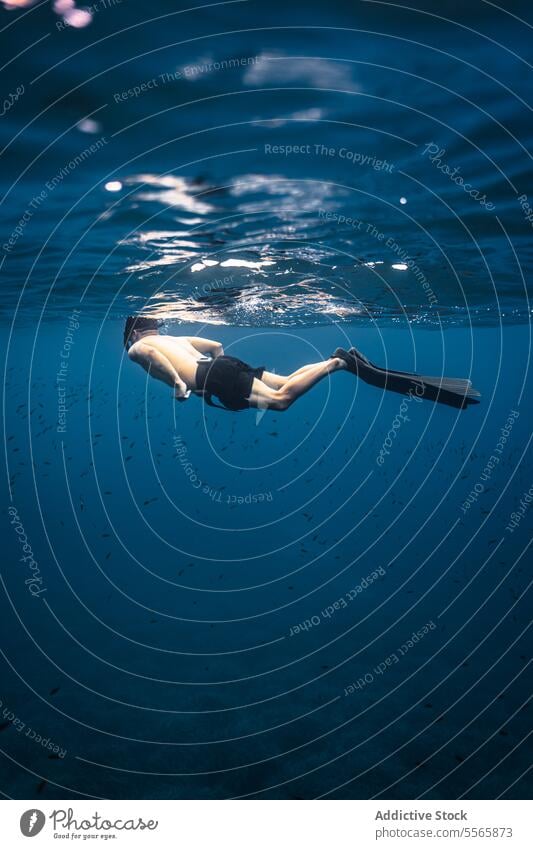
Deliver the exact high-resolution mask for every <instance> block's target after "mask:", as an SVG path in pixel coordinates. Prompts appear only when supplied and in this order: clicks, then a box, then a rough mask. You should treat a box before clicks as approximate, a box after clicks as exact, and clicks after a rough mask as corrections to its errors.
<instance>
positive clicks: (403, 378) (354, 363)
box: [333, 348, 480, 408]
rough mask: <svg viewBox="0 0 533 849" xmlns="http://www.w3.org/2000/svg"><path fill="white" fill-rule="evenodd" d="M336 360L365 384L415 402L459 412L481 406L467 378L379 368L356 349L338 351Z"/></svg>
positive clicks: (478, 394) (476, 392)
mask: <svg viewBox="0 0 533 849" xmlns="http://www.w3.org/2000/svg"><path fill="white" fill-rule="evenodd" d="M333 356H334V357H340V358H341V359H343V360H344V362H345V363H346V365H347V366H348V370H349V371H351V372H352V373H353V374H356V375H357V377H360V378H361V380H364V381H365V383H370V384H371V385H372V386H378V387H380V388H381V389H388V390H390V391H391V392H399V393H400V394H402V395H413V396H414V397H415V398H425V399H426V400H428V401H438V402H439V403H440V404H448V406H451V407H457V408H463V407H467V406H468V405H469V404H478V403H479V396H480V393H479V392H478V391H477V390H476V389H474V388H473V387H472V382H471V381H470V380H467V379H464V378H460V377H429V376H427V375H422V374H414V373H411V372H408V371H393V370H392V369H386V368H380V366H376V365H374V363H371V362H370V360H369V359H367V357H365V355H364V354H361V352H360V351H358V350H357V349H356V348H350V350H349V351H345V350H344V348H337V350H336V351H335V353H334V354H333Z"/></svg>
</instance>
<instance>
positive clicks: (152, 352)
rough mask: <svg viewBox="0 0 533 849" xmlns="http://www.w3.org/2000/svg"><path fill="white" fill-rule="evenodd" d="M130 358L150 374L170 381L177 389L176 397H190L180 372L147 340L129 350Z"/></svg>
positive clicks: (137, 343) (158, 378) (166, 381)
mask: <svg viewBox="0 0 533 849" xmlns="http://www.w3.org/2000/svg"><path fill="white" fill-rule="evenodd" d="M128 356H129V358H130V360H133V361H134V362H135V363H139V365H141V366H142V367H143V368H144V369H146V371H147V372H148V374H150V375H152V377H155V378H156V379H157V380H162V381H163V382H164V383H168V385H169V386H172V387H173V388H175V390H176V398H188V397H189V395H190V392H189V393H188V392H187V384H186V383H185V382H184V381H183V380H182V379H181V377H180V376H179V374H178V372H177V371H176V369H175V368H174V366H173V365H172V363H171V362H170V360H168V359H167V357H165V355H164V354H162V353H161V351H158V350H157V349H156V348H153V347H152V346H151V345H148V344H147V343H146V342H143V341H139V342H136V343H135V344H134V345H132V346H131V348H130V349H129V351H128Z"/></svg>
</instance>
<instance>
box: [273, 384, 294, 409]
mask: <svg viewBox="0 0 533 849" xmlns="http://www.w3.org/2000/svg"><path fill="white" fill-rule="evenodd" d="M293 401H294V398H291V396H290V395H289V393H288V392H284V391H283V389H280V390H279V392H275V393H274V398H273V399H272V402H271V404H270V407H271V409H272V410H277V411H278V412H280V413H283V412H284V411H285V410H288V409H289V407H290V406H291V404H292V402H293Z"/></svg>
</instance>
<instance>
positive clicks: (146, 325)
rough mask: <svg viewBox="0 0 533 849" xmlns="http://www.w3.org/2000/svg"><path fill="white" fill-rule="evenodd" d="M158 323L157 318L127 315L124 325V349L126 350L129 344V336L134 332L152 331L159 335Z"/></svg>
mask: <svg viewBox="0 0 533 849" xmlns="http://www.w3.org/2000/svg"><path fill="white" fill-rule="evenodd" d="M159 325H160V322H159V321H158V320H157V318H147V317H146V316H143V315H129V316H128V317H127V319H126V324H125V325H124V347H125V348H127V347H128V344H129V343H130V342H131V339H130V337H131V334H132V333H133V331H134V330H141V331H143V330H154V331H155V332H156V333H159Z"/></svg>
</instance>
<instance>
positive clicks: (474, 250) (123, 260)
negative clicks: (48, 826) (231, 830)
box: [0, 0, 533, 799]
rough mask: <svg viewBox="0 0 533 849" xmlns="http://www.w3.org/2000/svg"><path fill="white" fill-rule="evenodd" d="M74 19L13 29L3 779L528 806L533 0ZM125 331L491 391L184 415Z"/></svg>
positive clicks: (61, 790) (7, 207)
mask: <svg viewBox="0 0 533 849" xmlns="http://www.w3.org/2000/svg"><path fill="white" fill-rule="evenodd" d="M1 5H2V7H3V6H6V5H8V4H7V3H6V0H4V2H3V3H2V4H1ZM21 5H24V4H21ZM463 5H465V4H463ZM61 8H63V12H62V13H61V14H60V11H59V9H60V7H59V6H57V7H56V10H55V11H54V9H53V8H52V6H51V5H50V4H48V3H47V2H46V3H42V4H40V5H34V6H29V7H28V8H18V9H4V8H2V10H1V11H0V27H1V28H2V32H1V35H0V38H1V40H2V47H1V50H2V53H1V55H2V58H3V62H7V63H8V64H7V65H6V67H5V69H4V71H3V92H4V93H5V97H6V98H8V96H9V95H14V94H15V93H16V92H17V91H18V92H19V95H18V96H17V97H14V96H12V97H11V98H10V99H9V100H6V101H5V102H4V106H3V110H4V114H3V117H2V121H1V122H0V136H1V137H0V143H1V146H2V148H3V150H2V154H1V161H2V164H3V166H4V167H3V169H2V174H1V178H0V182H1V193H2V202H1V205H0V224H1V234H2V238H1V240H0V241H1V262H2V265H1V267H0V274H1V278H2V294H3V297H2V303H1V307H0V322H1V325H0V326H1V328H2V339H3V353H4V361H5V374H4V387H5V391H4V396H3V409H4V417H5V426H4V433H3V436H4V440H3V441H4V452H3V463H4V466H5V469H4V481H5V497H4V505H5V509H4V511H3V515H4V525H3V546H4V549H5V554H6V556H5V559H4V561H3V565H2V569H1V578H2V593H1V599H2V600H1V605H2V609H1V616H0V621H1V623H2V641H1V646H0V648H1V650H2V658H1V664H2V676H1V679H0V680H1V689H0V701H1V704H0V749H1V751H2V758H1V760H0V781H1V783H0V789H1V790H2V792H3V793H4V795H6V796H8V797H13V798H20V799H28V798H44V799H46V798H50V799H52V798H91V797H103V798H227V797H245V798H262V799H263V798H290V799H293V798H306V799H307V798H315V797H319V796H320V797H322V796H324V797H326V798H369V797H383V798H405V799H410V798H417V797H422V798H459V797H463V796H464V797H467V798H495V797H498V796H505V797H506V798H525V797H527V794H528V793H530V792H531V773H530V772H529V771H528V770H529V768H530V756H529V754H528V751H527V745H526V743H524V740H525V738H526V736H527V734H528V732H529V731H530V726H531V720H530V711H529V710H528V706H529V703H528V698H529V692H530V687H529V686H528V677H529V663H530V659H531V639H530V636H529V632H528V626H529V622H530V613H529V611H530V603H529V604H528V598H527V591H528V589H529V574H528V572H529V570H528V568H527V564H528V562H529V560H530V557H529V554H528V545H529V542H530V540H531V530H532V517H533V510H531V509H530V507H529V501H530V496H529V495H527V494H528V492H529V491H530V488H531V486H532V484H533V480H532V478H533V474H532V464H531V451H530V439H531V427H530V420H531V415H530V403H529V398H530V391H531V382H532V381H531V369H530V348H531V335H530V316H531V306H530V302H529V292H530V280H531V265H532V263H531V259H532V256H531V226H532V224H531V222H530V221H529V220H528V216H529V212H528V204H532V205H533V201H532V200H531V198H533V187H532V186H531V163H530V154H529V152H528V151H529V150H530V149H531V141H532V138H531V137H532V124H531V120H530V112H529V108H530V107H529V106H528V101H529V99H530V91H531V67H530V65H529V64H528V63H529V62H530V61H531V46H530V45H531V39H530V36H529V30H528V26H527V22H528V21H529V23H531V20H530V19H531V13H530V10H529V8H528V6H527V4H525V3H514V4H507V6H506V11H503V10H497V9H496V8H495V7H493V6H490V5H489V4H487V3H481V2H480V3H472V4H468V6H467V8H462V7H461V5H460V4H456V3H454V2H445V3H439V4H438V9H436V8H435V7H434V5H429V4H428V5H426V6H422V5H420V4H419V9H418V11H416V10H411V11H409V10H408V9H407V8H402V7H392V6H389V5H388V4H383V3H370V2H368V3H367V2H365V3H363V2H360V3H355V4H354V3H346V4H345V3H340V2H335V3H331V4H327V6H326V5H322V4H321V5H320V7H314V6H311V7H309V6H308V5H307V4H305V5H303V4H302V5H298V4H296V5H291V7H290V8H286V7H285V6H284V5H283V4H280V3H269V4H262V3H258V2H239V3H225V4H224V3H223V4H217V5H215V6H213V7H210V8H205V9H203V10H193V11H183V10H182V9H180V8H179V7H178V6H175V5H174V4H172V8H170V7H169V5H168V4H164V3H162V2H153V3H151V4H150V5H149V7H147V6H145V5H144V4H141V3H139V2H128V3H127V4H126V2H123V3H118V2H116V3H112V2H111V0H106V3H104V2H103V0H102V2H100V3H95V4H94V5H93V6H92V7H84V9H85V11H84V9H83V8H82V7H81V6H80V9H78V12H77V13H76V14H77V17H72V15H74V12H76V10H75V9H74V11H73V10H72V7H70V12H68V9H69V7H68V5H67V6H65V5H64V4H63V6H62V7H61ZM65 9H66V10H67V11H65ZM91 10H92V11H91ZM69 14H70V15H71V17H70V18H69V17H68V15H69ZM91 17H92V19H91ZM521 19H523V20H521ZM68 20H70V21H71V23H70V25H69V24H68V23H65V21H68ZM453 21H455V23H454V22H453ZM74 22H75V23H76V24H77V26H74ZM81 24H84V25H83V26H81ZM24 51H25V52H24ZM135 87H136V88H137V90H135V91H134V89H135ZM460 178H461V179H463V180H464V182H465V183H467V184H468V186H467V190H465V186H464V185H463V184H461V183H460ZM138 311H139V312H140V311H142V312H143V313H146V314H149V315H155V316H158V317H160V318H162V319H163V320H164V328H163V329H164V332H166V333H174V334H186V335H204V336H207V337H209V338H213V339H218V340H220V341H222V342H223V344H224V347H225V349H226V352H227V353H230V354H233V355H236V356H239V357H241V358H242V359H245V360H248V361H249V362H251V363H253V364H266V365H268V367H269V368H270V370H272V371H276V372H277V373H280V374H283V373H289V372H291V371H293V370H294V369H296V368H298V367H299V366H301V365H302V364H303V363H305V362H310V361H316V360H318V359H323V358H325V357H327V356H328V355H329V354H330V353H331V352H332V350H333V349H334V348H335V347H337V345H339V344H341V345H345V346H346V347H349V344H348V343H350V344H356V345H357V347H358V348H359V349H360V350H362V351H364V352H365V354H367V355H368V356H369V358H370V359H372V360H374V361H376V362H379V363H383V364H384V363H387V364H389V366H391V367H392V368H396V369H406V370H415V369H416V370H419V371H421V372H423V373H426V374H448V375H451V376H455V375H456V376H465V377H466V376H470V377H471V379H472V380H473V382H474V385H475V386H476V388H478V389H479V390H480V391H481V393H482V402H481V403H480V404H479V405H478V406H475V407H471V408H469V409H468V410H466V411H463V412H462V411H457V410H454V409H451V408H447V407H444V406H437V405H432V404H430V403H426V402H424V403H419V402H418V401H406V400H403V399H402V397H401V396H398V395H394V394H392V393H388V394H383V393H382V392H381V391H379V390H377V389H375V388H373V387H370V386H367V385H365V384H362V383H357V382H356V381H355V380H354V378H352V377H351V376H350V375H348V374H345V373H341V374H334V375H332V376H331V378H330V379H329V380H327V381H324V382H323V383H322V384H320V386H318V387H317V388H315V389H314V390H313V391H312V392H311V393H309V394H308V395H306V396H305V397H304V398H302V399H301V400H300V401H298V403H297V404H296V405H294V406H293V407H292V408H291V409H290V410H289V411H287V412H285V413H272V412H267V413H264V414H263V413H259V414H257V413H256V412H255V411H250V412H245V413H240V414H233V413H227V412H221V411H220V410H217V409H212V408H207V407H203V406H202V405H201V402H200V401H199V400H198V399H196V398H192V399H190V400H189V401H188V402H187V403H186V404H176V403H175V402H174V401H173V399H172V397H171V393H170V392H169V390H168V389H167V388H166V387H164V386H163V385H162V384H157V383H155V382H153V381H149V380H147V376H146V374H145V373H144V372H143V371H142V370H140V369H138V368H136V367H135V366H134V365H133V364H132V363H131V362H129V361H128V359H127V357H125V352H124V349H123V347H122V331H123V324H124V319H125V317H126V316H127V315H128V314H130V313H133V312H138ZM502 429H503V433H502ZM526 496H527V498H526ZM21 538H22V542H21ZM24 544H25V545H26V546H27V547H28V548H26V549H24V548H23V545H24ZM21 557H26V558H27V559H26V560H21ZM28 558H30V559H28ZM31 558H33V560H31ZM30 563H33V571H32V568H31V567H30ZM413 633H415V635H416V636H415V638H412V635H413ZM409 641H410V642H409Z"/></svg>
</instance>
